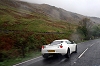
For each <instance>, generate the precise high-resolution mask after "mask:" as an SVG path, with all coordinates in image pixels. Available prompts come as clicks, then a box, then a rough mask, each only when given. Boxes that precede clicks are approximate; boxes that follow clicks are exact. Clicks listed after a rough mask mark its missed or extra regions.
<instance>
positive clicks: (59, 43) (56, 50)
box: [41, 39, 77, 58]
mask: <svg viewBox="0 0 100 66" xmlns="http://www.w3.org/2000/svg"><path fill="white" fill-rule="evenodd" d="M72 52H75V53H77V44H76V43H74V42H71V41H69V40H67V39H63V40H55V41H53V42H52V43H51V44H49V45H43V46H42V49H41V53H42V56H43V58H48V57H49V56H50V55H54V54H61V55H64V56H65V57H66V58H70V54H71V53H72Z"/></svg>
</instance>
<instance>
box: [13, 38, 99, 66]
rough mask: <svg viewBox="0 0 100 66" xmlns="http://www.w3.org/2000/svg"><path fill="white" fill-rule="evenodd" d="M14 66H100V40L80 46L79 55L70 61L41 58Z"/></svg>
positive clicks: (75, 54) (61, 58) (59, 58)
mask: <svg viewBox="0 0 100 66" xmlns="http://www.w3.org/2000/svg"><path fill="white" fill-rule="evenodd" d="M14 66H100V39H95V40H90V41H86V42H83V43H80V44H78V53H72V54H71V58H70V59H66V58H64V57H63V56H60V55H58V57H52V58H49V59H43V58H42V56H40V57H38V58H34V59H31V60H28V61H25V62H22V63H19V64H17V65H14Z"/></svg>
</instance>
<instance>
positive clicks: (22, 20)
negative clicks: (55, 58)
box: [0, 0, 80, 32]
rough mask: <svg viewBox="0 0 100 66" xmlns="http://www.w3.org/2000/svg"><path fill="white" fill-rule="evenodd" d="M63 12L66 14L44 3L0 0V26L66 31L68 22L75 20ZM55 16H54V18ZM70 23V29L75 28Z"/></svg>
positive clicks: (35, 30)
mask: <svg viewBox="0 0 100 66" xmlns="http://www.w3.org/2000/svg"><path fill="white" fill-rule="evenodd" d="M56 11H57V12H56ZM65 13H66V14H67V12H66V11H65V10H63V9H59V8H56V7H54V6H50V5H46V4H31V3H27V2H22V1H18V0H0V18H1V20H0V27H1V29H6V30H7V29H8V30H27V31H34V32H66V31H68V29H69V24H70V23H69V22H71V21H73V22H74V21H75V20H74V19H72V18H70V17H71V16H69V15H67V16H66V15H65ZM68 13H70V12H68ZM57 15H58V16H57ZM71 15H72V13H71ZM55 16H56V18H54V17H55ZM75 16H76V15H74V17H75ZM79 19H80V17H79V16H77V19H76V20H79ZM70 25H71V26H73V27H70V29H74V28H75V25H74V24H73V25H72V24H70Z"/></svg>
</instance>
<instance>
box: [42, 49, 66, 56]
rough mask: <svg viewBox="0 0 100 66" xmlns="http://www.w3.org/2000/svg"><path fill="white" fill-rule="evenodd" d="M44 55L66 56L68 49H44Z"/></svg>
mask: <svg viewBox="0 0 100 66" xmlns="http://www.w3.org/2000/svg"><path fill="white" fill-rule="evenodd" d="M48 50H55V52H48ZM41 53H42V54H61V55H65V54H66V53H67V49H63V48H60V49H42V50H41Z"/></svg>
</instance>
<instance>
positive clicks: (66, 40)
mask: <svg viewBox="0 0 100 66" xmlns="http://www.w3.org/2000/svg"><path fill="white" fill-rule="evenodd" d="M54 41H69V40H67V39H60V40H54Z"/></svg>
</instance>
